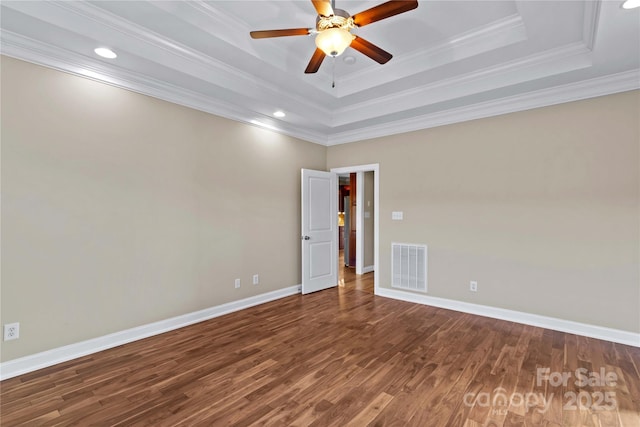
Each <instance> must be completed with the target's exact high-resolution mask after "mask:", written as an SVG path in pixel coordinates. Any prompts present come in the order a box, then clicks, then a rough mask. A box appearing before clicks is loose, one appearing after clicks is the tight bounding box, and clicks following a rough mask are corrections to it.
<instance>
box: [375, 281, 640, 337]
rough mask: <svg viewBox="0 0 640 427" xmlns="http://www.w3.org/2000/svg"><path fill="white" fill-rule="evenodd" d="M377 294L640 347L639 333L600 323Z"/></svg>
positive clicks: (384, 291) (407, 295)
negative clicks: (597, 324)
mask: <svg viewBox="0 0 640 427" xmlns="http://www.w3.org/2000/svg"><path fill="white" fill-rule="evenodd" d="M376 295H379V296H382V297H387V298H393V299H397V300H401V301H407V302H413V303H417V304H423V305H430V306H433V307H439V308H446V309H449V310H455V311H461V312H463V313H470V314H477V315H478V316H485V317H491V318H493V319H500V320H508V321H510V322H515V323H522V324H524V325H530V326H537V327H540V328H546V329H552V330H554V331H561V332H567V333H570V334H576V335H582V336H585V337H590V338H597V339H600V340H605V341H611V342H615V343H620V344H626V345H630V346H634V347H640V334H638V333H635V332H628V331H622V330H619V329H611V328H605V327H602V326H595V325H589V324H586V323H578V322H573V321H571V320H563V319H556V318H554V317H547V316H540V315H538V314H531V313H524V312H520V311H514V310H507V309H504V308H498V307H490V306H487V305H480V304H472V303H468V302H463V301H456V300H451V299H446V298H438V297H431V296H427V295H417V294H414V293H409V292H403V291H397V290H394V289H387V288H378V290H377V292H376Z"/></svg>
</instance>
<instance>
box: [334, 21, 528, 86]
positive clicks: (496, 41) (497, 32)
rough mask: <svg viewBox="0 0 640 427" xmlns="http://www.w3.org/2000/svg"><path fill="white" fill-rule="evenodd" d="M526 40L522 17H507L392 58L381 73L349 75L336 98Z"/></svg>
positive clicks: (370, 70)
mask: <svg viewBox="0 0 640 427" xmlns="http://www.w3.org/2000/svg"><path fill="white" fill-rule="evenodd" d="M526 39H527V30H526V27H525V25H524V21H523V19H522V17H521V16H520V15H518V14H514V15H510V16H507V17H504V18H502V19H499V20H497V21H494V22H491V23H489V24H487V25H484V26H481V27H478V28H474V29H473V30H471V31H467V32H465V33H462V34H458V35H456V36H455V37H450V38H447V39H444V40H441V41H440V42H438V43H437V44H435V45H433V46H432V47H430V48H428V49H425V50H419V51H416V52H414V53H413V54H410V55H405V56H402V57H399V58H394V60H393V61H391V62H389V63H388V64H385V67H386V71H385V73H380V71H379V70H378V69H377V68H367V69H365V70H361V71H359V72H358V73H357V75H354V74H353V73H352V74H349V75H347V76H345V77H343V78H340V79H336V83H337V94H338V97H339V98H341V97H345V96H348V95H352V94H354V93H358V92H361V91H363V90H367V89H370V88H372V87H375V86H379V85H383V84H385V83H389V81H391V80H396V79H398V78H403V77H408V76H411V75H414V74H418V73H422V72H425V71H428V70H432V69H434V68H438V67H442V66H444V65H447V64H451V63H454V62H456V61H460V60H463V59H466V58H470V57H472V56H475V55H479V54H481V53H485V52H489V51H492V50H495V49H499V48H502V47H505V46H510V45H512V44H515V43H519V42H522V41H524V40H526Z"/></svg>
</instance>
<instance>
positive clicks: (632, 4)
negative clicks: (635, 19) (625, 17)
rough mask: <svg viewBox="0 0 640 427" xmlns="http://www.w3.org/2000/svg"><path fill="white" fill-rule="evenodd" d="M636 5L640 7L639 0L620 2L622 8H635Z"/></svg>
mask: <svg viewBox="0 0 640 427" xmlns="http://www.w3.org/2000/svg"><path fill="white" fill-rule="evenodd" d="M636 7H640V0H627V1H625V2H624V3H622V8H623V9H635V8H636Z"/></svg>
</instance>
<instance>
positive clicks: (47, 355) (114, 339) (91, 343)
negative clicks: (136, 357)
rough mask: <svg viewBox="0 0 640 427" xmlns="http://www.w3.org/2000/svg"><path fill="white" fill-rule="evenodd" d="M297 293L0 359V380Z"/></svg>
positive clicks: (244, 301) (294, 291)
mask: <svg viewBox="0 0 640 427" xmlns="http://www.w3.org/2000/svg"><path fill="white" fill-rule="evenodd" d="M298 293H300V285H297V286H290V287H288V288H284V289H278V290H276V291H271V292H267V293H264V294H260V295H255V296H252V297H249V298H245V299H241V300H238V301H232V302H228V303H226V304H222V305H218V306H215V307H210V308H205V309H204V310H200V311H194V312H192V313H187V314H183V315H181V316H176V317H172V318H170V319H165V320H160V321H158V322H154V323H149V324H147V325H142V326H138V327H135V328H131V329H126V330H124V331H120V332H115V333H113V334H109V335H104V336H101V337H97V338H92V339H90V340H86V341H81V342H78V343H75V344H69V345H65V346H63V347H58V348H54V349H51V350H47V351H43V352H41V353H36V354H32V355H29V356H25V357H21V358H18V359H14V360H9V361H7V362H4V363H0V380H6V379H9V378H12V377H15V376H18V375H22V374H26V373H29V372H33V371H36V370H38V369H42V368H46V367H48V366H52V365H56V364H58V363H62V362H66V361H68V360H72V359H76V358H78V357H82V356H86V355H88V354H92V353H97V352H99V351H102V350H107V349H109V348H113V347H117V346H119V345H122V344H127V343H130V342H132V341H137V340H140V339H143V338H148V337H151V336H153V335H158V334H162V333H164V332H169V331H172V330H174V329H179V328H182V327H185V326H189V325H192V324H194V323H198V322H202V321H204V320H209V319H213V318H214V317H218V316H222V315H225V314H228V313H233V312H234V311H239V310H243V309H245V308H249V307H253V306H254V305H259V304H264V303H265V302H269V301H273V300H276V299H280V298H284V297H287V296H290V295H295V294H298Z"/></svg>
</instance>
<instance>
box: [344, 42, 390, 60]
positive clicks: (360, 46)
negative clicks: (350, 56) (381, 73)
mask: <svg viewBox="0 0 640 427" xmlns="http://www.w3.org/2000/svg"><path fill="white" fill-rule="evenodd" d="M351 47H352V48H354V49H355V50H357V51H358V52H360V53H363V54H365V55H367V56H368V57H369V58H371V59H373V60H374V61H376V62H378V63H380V64H386V63H387V62H389V60H390V59H391V58H393V55H391V54H390V53H389V52H387V51H386V50H382V49H380V48H379V47H378V46H376V45H374V44H373V43H370V42H368V41H366V40H365V39H363V38H362V37H358V36H356V38H355V39H353V41H352V42H351Z"/></svg>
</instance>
